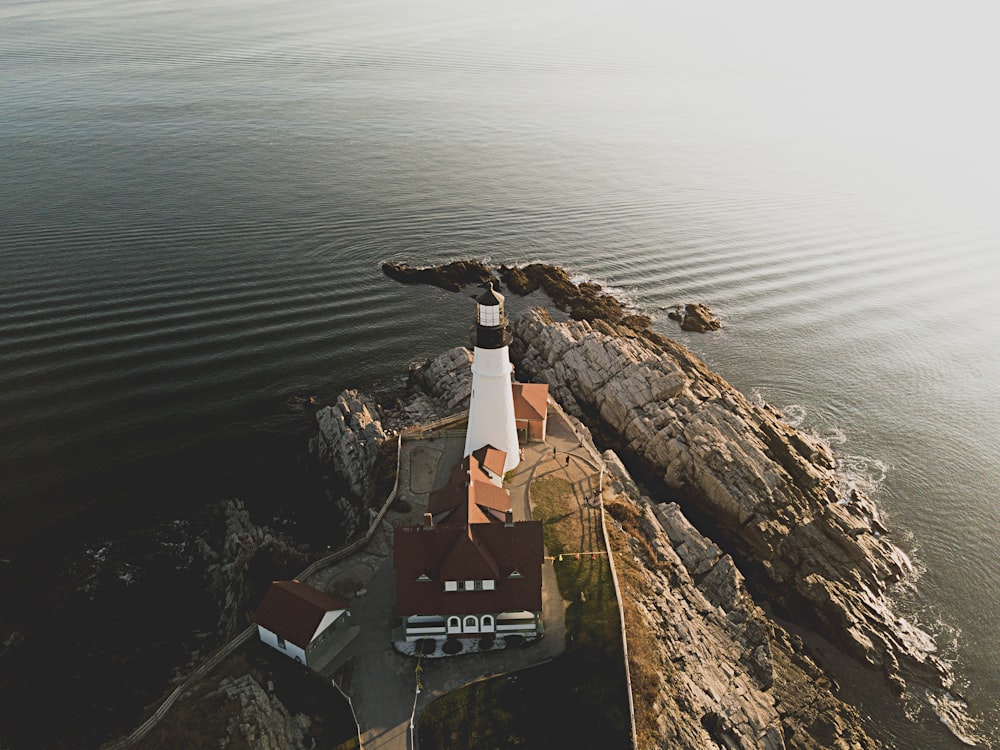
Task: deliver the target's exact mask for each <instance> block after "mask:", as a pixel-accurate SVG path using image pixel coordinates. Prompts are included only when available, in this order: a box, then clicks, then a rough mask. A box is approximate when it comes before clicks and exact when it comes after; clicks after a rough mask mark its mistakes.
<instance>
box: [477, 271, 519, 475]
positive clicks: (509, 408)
mask: <svg viewBox="0 0 1000 750" xmlns="http://www.w3.org/2000/svg"><path fill="white" fill-rule="evenodd" d="M503 302H504V300H503V295H502V294H500V293H499V292H497V291H496V290H495V289H494V288H493V284H492V282H491V283H489V284H488V286H487V288H486V291H485V292H483V293H482V294H481V295H480V296H479V297H477V298H476V325H475V328H474V329H473V332H472V346H473V360H472V399H471V401H470V403H469V429H468V431H467V432H466V435H465V455H466V456H468V455H469V454H471V453H472V452H473V451H474V450H478V449H479V448H482V447H483V446H485V445H491V446H493V447H494V448H497V449H498V450H502V451H503V452H504V453H506V454H507V459H506V461H505V462H504V467H503V470H504V473H506V472H508V471H510V470H511V469H513V468H514V467H516V466H517V465H518V463H520V457H519V453H518V444H517V426H516V424H515V421H514V394H513V390H512V388H511V370H512V369H513V368H512V367H511V364H510V356H509V353H508V351H507V345H508V344H510V326H509V325H508V323H507V315H506V313H505V312H504V307H503Z"/></svg>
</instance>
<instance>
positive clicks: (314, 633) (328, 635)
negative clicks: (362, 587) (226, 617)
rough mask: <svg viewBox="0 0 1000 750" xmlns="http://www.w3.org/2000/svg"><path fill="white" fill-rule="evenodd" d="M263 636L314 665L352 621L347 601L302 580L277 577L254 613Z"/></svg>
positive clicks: (278, 647)
mask: <svg viewBox="0 0 1000 750" xmlns="http://www.w3.org/2000/svg"><path fill="white" fill-rule="evenodd" d="M253 619H254V622H255V623H257V632H258V633H259V634H260V639H261V640H262V641H263V642H264V643H266V644H267V645H268V646H270V647H271V648H274V649H277V650H278V651H280V652H281V653H283V654H285V655H286V656H288V657H289V658H290V659H294V660H295V661H297V662H299V663H300V664H305V665H307V666H312V665H313V664H315V662H316V660H317V658H318V657H319V656H320V655H321V654H322V653H323V652H324V651H325V650H326V648H327V647H328V646H330V645H331V644H332V643H333V641H334V640H335V638H336V636H337V635H338V634H339V633H341V632H343V631H344V630H346V629H347V628H348V626H349V625H350V619H351V613H350V612H349V611H348V610H347V602H345V601H344V600H342V599H340V598H338V597H335V596H331V595H330V594H326V593H323V592H322V591H319V590H318V589H314V588H313V587H312V586H310V585H309V584H307V583H302V582H301V581H297V580H293V581H275V582H274V583H272V584H271V587H270V588H269V589H268V590H267V593H266V594H265V595H264V599H263V600H262V601H261V603H260V606H259V607H258V608H257V611H256V612H255V613H254V616H253Z"/></svg>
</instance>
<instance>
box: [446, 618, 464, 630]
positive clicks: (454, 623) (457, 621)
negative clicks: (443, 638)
mask: <svg viewBox="0 0 1000 750" xmlns="http://www.w3.org/2000/svg"><path fill="white" fill-rule="evenodd" d="M461 629H462V620H461V618H459V617H449V618H448V632H449V633H458V632H459V631H460V630H461Z"/></svg>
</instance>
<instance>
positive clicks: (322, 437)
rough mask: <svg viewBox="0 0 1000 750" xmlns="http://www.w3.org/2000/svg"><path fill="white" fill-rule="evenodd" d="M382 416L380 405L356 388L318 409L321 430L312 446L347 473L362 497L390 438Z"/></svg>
mask: <svg viewBox="0 0 1000 750" xmlns="http://www.w3.org/2000/svg"><path fill="white" fill-rule="evenodd" d="M379 419H380V418H379V410H378V407H377V406H376V405H375V404H374V403H373V402H372V401H371V400H370V399H369V398H368V397H367V396H364V395H363V394H360V393H358V391H355V390H345V391H343V392H342V393H341V394H340V395H339V396H337V402H336V403H335V404H334V405H333V406H325V407H323V408H322V409H320V410H319V411H317V412H316V422H317V423H318V424H319V433H318V434H317V436H316V437H315V438H314V439H313V441H312V443H311V444H310V448H312V449H313V452H314V453H315V454H316V455H317V456H318V457H319V459H320V461H324V462H328V463H330V464H332V465H333V466H334V468H335V469H336V470H337V471H338V472H339V473H340V474H341V475H343V477H344V478H345V479H346V480H347V484H348V486H349V487H350V488H351V492H353V493H354V495H355V496H356V497H358V498H364V497H365V496H366V495H367V494H368V490H369V487H370V480H371V469H372V467H373V466H374V465H375V459H376V457H377V456H378V451H379V447H380V446H381V445H382V443H383V442H384V441H385V439H386V433H385V431H384V430H383V429H382V423H381V422H380V421H379Z"/></svg>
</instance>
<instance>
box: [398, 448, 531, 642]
mask: <svg viewBox="0 0 1000 750" xmlns="http://www.w3.org/2000/svg"><path fill="white" fill-rule="evenodd" d="M505 460H506V455H505V454H504V453H503V451H498V450H496V449H495V448H493V447H491V446H486V447H484V448H480V449H479V450H477V451H474V452H473V453H472V454H471V455H470V456H467V457H466V458H464V459H463V460H462V461H460V462H459V463H458V464H456V465H455V467H454V468H453V469H452V472H451V476H450V478H449V481H448V484H446V485H445V486H444V487H442V488H440V489H438V490H435V491H434V492H432V493H431V494H430V496H429V498H428V513H427V514H425V522H424V525H423V526H397V527H396V528H395V530H394V537H393V565H394V567H395V572H396V608H397V614H398V615H399V616H400V618H402V621H403V628H404V631H405V635H406V639H407V640H417V639H419V638H437V639H443V638H449V637H459V636H462V637H470V636H482V635H490V634H496V635H512V634H517V635H521V636H527V637H533V636H537V635H538V634H539V633H540V632H541V621H540V615H541V610H542V563H543V560H544V545H543V540H542V524H541V522H540V521H519V522H516V523H515V522H514V521H513V513H512V511H511V507H510V494H509V493H508V492H507V491H506V490H504V489H503V488H502V487H500V486H499V479H500V477H499V474H498V473H497V472H498V471H502V469H503V466H504V462H505Z"/></svg>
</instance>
